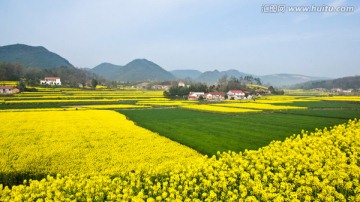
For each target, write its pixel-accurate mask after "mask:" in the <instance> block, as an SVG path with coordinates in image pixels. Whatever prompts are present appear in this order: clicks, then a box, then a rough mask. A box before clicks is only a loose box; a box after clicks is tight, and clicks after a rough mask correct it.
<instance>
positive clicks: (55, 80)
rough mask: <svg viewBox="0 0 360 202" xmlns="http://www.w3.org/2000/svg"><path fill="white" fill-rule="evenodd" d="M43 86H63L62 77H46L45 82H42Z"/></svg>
mask: <svg viewBox="0 0 360 202" xmlns="http://www.w3.org/2000/svg"><path fill="white" fill-rule="evenodd" d="M40 84H41V85H56V86H60V85H61V80H60V77H45V79H44V80H40Z"/></svg>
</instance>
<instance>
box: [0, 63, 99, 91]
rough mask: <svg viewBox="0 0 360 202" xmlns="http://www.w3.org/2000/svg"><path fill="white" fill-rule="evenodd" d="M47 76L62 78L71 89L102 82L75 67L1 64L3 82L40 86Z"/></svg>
mask: <svg viewBox="0 0 360 202" xmlns="http://www.w3.org/2000/svg"><path fill="white" fill-rule="evenodd" d="M46 76H51V77H60V78H61V82H62V85H63V86H69V87H78V86H79V84H85V83H86V82H87V81H89V80H92V79H95V80H96V84H97V82H98V80H102V79H101V78H99V77H98V76H97V75H96V74H94V73H91V72H89V71H86V70H83V69H78V68H74V67H56V68H51V69H42V68H38V67H28V68H24V67H23V66H22V65H21V64H13V63H4V62H2V63H0V80H2V81H20V80H22V81H23V82H26V84H27V85H31V86H38V85H40V80H41V79H44V77H46ZM92 84H93V82H92Z"/></svg>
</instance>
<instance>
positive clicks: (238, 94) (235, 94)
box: [226, 90, 245, 100]
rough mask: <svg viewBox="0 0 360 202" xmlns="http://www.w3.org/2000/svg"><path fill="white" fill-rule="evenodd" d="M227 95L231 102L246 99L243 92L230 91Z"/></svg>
mask: <svg viewBox="0 0 360 202" xmlns="http://www.w3.org/2000/svg"><path fill="white" fill-rule="evenodd" d="M226 94H227V96H228V99H229V100H231V99H233V100H242V99H244V97H245V92H243V91H241V90H229V92H227V93H226Z"/></svg>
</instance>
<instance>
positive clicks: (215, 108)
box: [180, 104, 261, 113]
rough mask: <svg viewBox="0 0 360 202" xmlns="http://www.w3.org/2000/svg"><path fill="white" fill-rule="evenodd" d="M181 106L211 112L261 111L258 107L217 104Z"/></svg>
mask: <svg viewBox="0 0 360 202" xmlns="http://www.w3.org/2000/svg"><path fill="white" fill-rule="evenodd" d="M180 107H181V108H185V109H191V110H200V111H211V112H221V113H244V112H261V110H256V109H244V108H235V107H222V106H215V105H204V104H203V105H199V104H192V105H181V106H180Z"/></svg>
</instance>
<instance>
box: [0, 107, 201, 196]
mask: <svg viewBox="0 0 360 202" xmlns="http://www.w3.org/2000/svg"><path fill="white" fill-rule="evenodd" d="M0 123H1V127H0V139H1V141H0V173H2V174H6V173H30V174H34V175H36V174H57V173H60V174H83V175H91V174H93V173H96V174H109V175H116V174H118V173H122V172H126V171H131V170H142V169H149V168H152V167H156V168H158V169H162V168H171V165H174V164H178V163H181V164H187V163H192V162H194V161H196V160H198V159H201V155H200V154H199V153H198V152H196V151H194V150H192V149H190V148H188V147H185V146H183V145H180V144H179V143H176V142H173V141H171V140H169V139H167V138H165V137H162V136H159V135H158V134H155V133H152V132H151V131H149V130H146V129H144V128H141V127H138V126H136V125H135V124H134V123H133V122H131V121H129V120H127V119H126V117H125V116H124V115H122V114H120V113H117V112H115V111H108V110H72V111H37V112H1V113H0ZM0 201H1V200H0Z"/></svg>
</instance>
